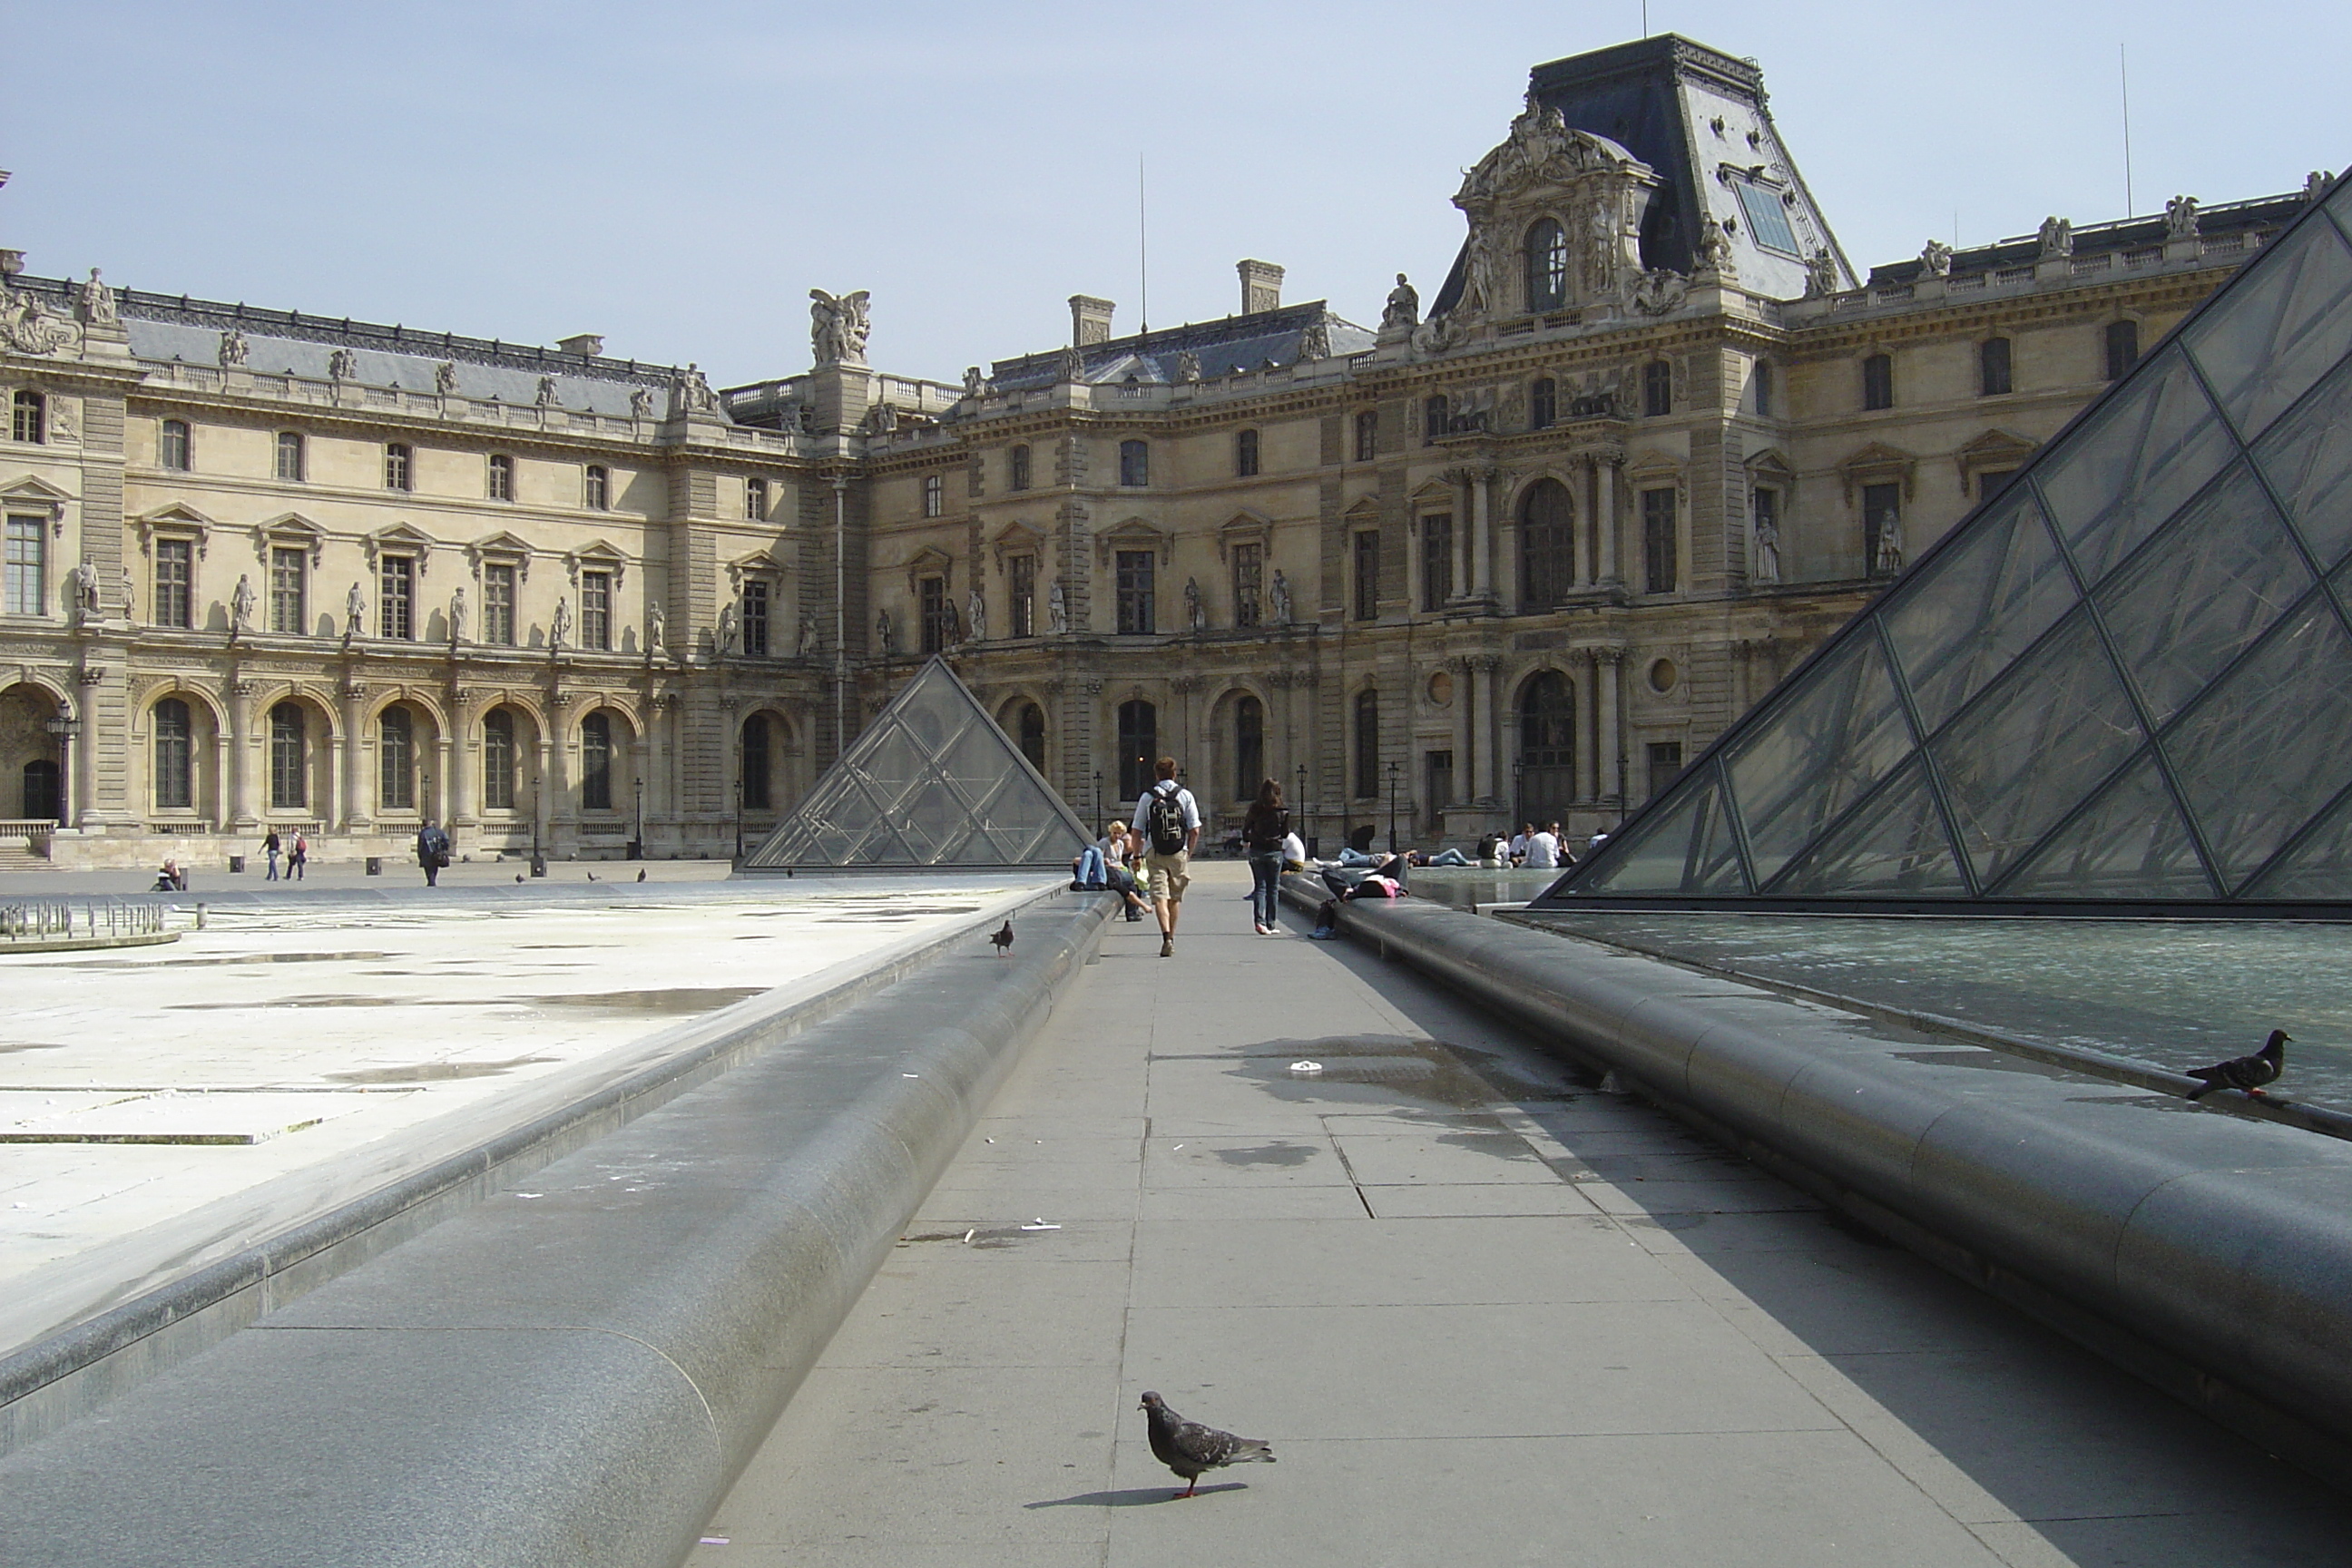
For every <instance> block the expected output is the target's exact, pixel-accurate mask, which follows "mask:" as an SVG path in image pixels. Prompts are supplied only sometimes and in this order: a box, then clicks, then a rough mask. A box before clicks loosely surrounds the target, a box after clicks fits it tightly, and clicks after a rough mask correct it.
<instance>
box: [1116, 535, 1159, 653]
mask: <svg viewBox="0 0 2352 1568" xmlns="http://www.w3.org/2000/svg"><path fill="white" fill-rule="evenodd" d="M1158 563H1159V557H1158V556H1156V555H1154V554H1153V553H1152V552H1150V551H1149V550H1122V551H1120V552H1118V633H1119V636H1121V637H1150V635H1151V631H1152V607H1153V595H1152V577H1151V574H1152V569H1153V567H1154V566H1156V565H1157V564H1158Z"/></svg>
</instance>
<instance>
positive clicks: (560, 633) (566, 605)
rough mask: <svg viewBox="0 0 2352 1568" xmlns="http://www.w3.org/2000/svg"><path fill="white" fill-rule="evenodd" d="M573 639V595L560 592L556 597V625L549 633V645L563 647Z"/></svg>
mask: <svg viewBox="0 0 2352 1568" xmlns="http://www.w3.org/2000/svg"><path fill="white" fill-rule="evenodd" d="M571 640H572V595H569V594H559V595H556V599H555V625H554V627H553V629H552V630H551V632H550V633H549V635H548V639H547V646H548V647H562V646H563V645H564V644H566V643H568V642H570V641H571Z"/></svg>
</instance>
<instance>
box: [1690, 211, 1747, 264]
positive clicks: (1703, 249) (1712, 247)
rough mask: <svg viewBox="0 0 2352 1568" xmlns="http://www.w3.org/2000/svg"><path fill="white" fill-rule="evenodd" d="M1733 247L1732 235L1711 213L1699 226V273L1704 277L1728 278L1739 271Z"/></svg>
mask: <svg viewBox="0 0 2352 1568" xmlns="http://www.w3.org/2000/svg"><path fill="white" fill-rule="evenodd" d="M1738 269H1739V268H1738V262H1737V261H1736V260H1735V259H1734V257H1733V251H1732V248H1731V236H1729V235H1727V234H1726V233H1725V232H1724V231H1723V226H1722V225H1721V224H1719V223H1717V222H1716V221H1715V217H1714V215H1712V214H1709V215H1708V216H1707V217H1706V220H1705V221H1703V222H1702V223H1700V225H1699V226H1698V273H1699V275H1700V276H1702V277H1712V278H1718V279H1719V278H1726V277H1729V276H1731V275H1732V274H1734V273H1736V272H1737V271H1738Z"/></svg>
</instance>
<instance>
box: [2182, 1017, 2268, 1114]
mask: <svg viewBox="0 0 2352 1568" xmlns="http://www.w3.org/2000/svg"><path fill="white" fill-rule="evenodd" d="M2292 1039H2294V1036H2293V1035H2290V1034H2288V1033H2287V1032H2286V1031H2285V1030H2284V1029H2273V1030H2272V1031H2271V1037H2270V1038H2269V1039H2267V1040H2264V1041H2263V1048H2262V1049H2261V1050H2259V1051H2256V1052H2255V1053H2254V1054H2253V1055H2252V1056H2250V1057H2231V1058H2230V1059H2229V1060H2228V1061H2226V1062H2215V1063H2214V1064H2213V1065H2212V1066H2211V1067H2210V1068H2189V1077H2190V1078H2201V1079H2204V1080H2205V1087H2204V1088H2203V1089H2190V1090H2189V1099H2191V1100H2202V1099H2203V1098H2204V1097H2205V1096H2207V1095H2209V1094H2210V1093H2212V1092H2213V1091H2214V1090H2215V1089H2244V1090H2245V1091H2246V1092H2247V1093H2248V1094H2250V1095H2252V1096H2253V1097H2254V1098H2255V1099H2256V1100H2263V1099H2265V1098H2267V1097H2266V1096H2265V1095H2264V1094H2263V1085H2264V1084H2266V1083H2269V1082H2271V1081H2272V1080H2273V1079H2276V1078H2277V1077H2278V1075H2279V1072H2280V1069H2282V1068H2284V1067H2285V1066H2286V1046H2287V1042H2289V1041H2290V1040H2292Z"/></svg>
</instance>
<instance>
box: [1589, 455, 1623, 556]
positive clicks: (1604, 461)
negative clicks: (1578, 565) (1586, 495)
mask: <svg viewBox="0 0 2352 1568" xmlns="http://www.w3.org/2000/svg"><path fill="white" fill-rule="evenodd" d="M1593 477H1594V479H1596V480H1597V481H1598V488H1599V489H1600V492H1601V493H1600V497H1599V499H1598V500H1596V501H1595V502H1594V508H1595V513H1594V517H1593V532H1594V533H1595V534H1596V535H1597V536H1598V539H1597V549H1596V553H1597V554H1598V555H1599V557H1600V576H1599V578H1598V579H1597V580H1598V581H1600V582H1602V583H1606V584H1617V583H1621V582H1622V581H1623V580H1624V579H1623V578H1622V577H1621V576H1619V575H1618V572H1617V459H1616V458H1599V459H1598V460H1597V461H1596V462H1595V464H1594V473H1593Z"/></svg>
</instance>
